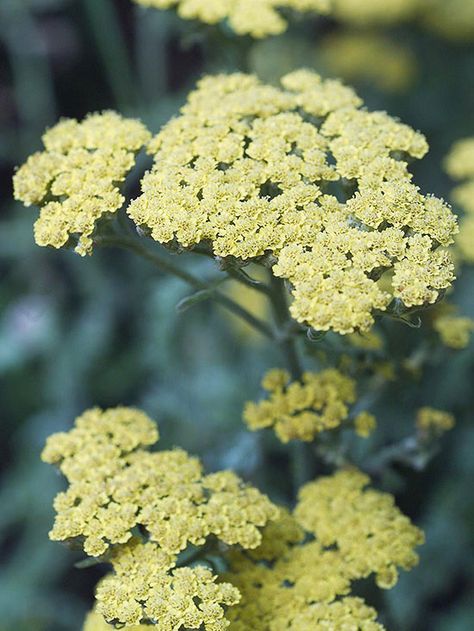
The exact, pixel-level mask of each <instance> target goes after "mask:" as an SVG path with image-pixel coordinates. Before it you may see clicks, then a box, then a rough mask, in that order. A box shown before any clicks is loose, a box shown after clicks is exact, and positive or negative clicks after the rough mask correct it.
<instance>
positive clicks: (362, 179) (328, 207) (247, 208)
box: [128, 70, 457, 334]
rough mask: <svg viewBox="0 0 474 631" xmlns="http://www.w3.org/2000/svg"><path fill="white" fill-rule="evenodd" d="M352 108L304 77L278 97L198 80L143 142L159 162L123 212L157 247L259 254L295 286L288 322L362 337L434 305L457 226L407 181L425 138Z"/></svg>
mask: <svg viewBox="0 0 474 631" xmlns="http://www.w3.org/2000/svg"><path fill="white" fill-rule="evenodd" d="M361 105H362V102H361V100H360V99H359V97H358V96H357V95H356V94H355V93H354V92H353V91H352V90H351V89H350V88H348V87H346V86H344V85H342V84H341V83H339V82H338V81H332V80H327V81H323V80H322V79H321V78H320V77H319V76H318V75H316V74H314V73H312V72H309V71H306V70H301V71H297V72H294V73H291V74H289V75H287V76H285V77H284V78H283V79H282V88H276V87H273V86H269V85H263V84H261V83H260V82H259V81H258V79H257V78H256V77H254V76H249V75H242V74H234V75H230V76H224V75H221V76H215V77H207V78H205V79H203V80H201V81H200V83H199V85H198V89H197V90H196V91H195V92H192V93H191V94H190V96H189V99H188V103H187V104H186V105H185V106H184V107H183V108H182V110H181V115H180V116H179V117H178V118H175V119H173V120H172V121H170V123H168V124H167V125H166V126H165V127H164V128H163V130H162V131H161V132H160V133H159V134H158V135H157V136H156V137H155V138H154V139H153V140H152V141H151V143H150V144H149V149H148V150H149V151H150V153H152V154H153V155H154V161H155V164H154V167H153V169H152V170H151V171H150V172H149V173H148V174H146V175H145V176H144V178H143V181H142V189H143V193H142V195H141V196H140V197H139V198H138V199H136V200H134V201H133V202H132V203H131V204H130V207H129V209H128V212H129V215H130V216H131V217H132V219H133V220H134V221H135V222H136V223H137V224H138V225H139V226H141V227H142V228H144V229H148V230H149V232H150V234H151V236H152V238H154V239H155V240H157V241H159V242H161V243H169V242H172V241H176V242H177V243H179V244H180V245H181V246H183V247H188V248H192V247H193V246H194V245H196V244H198V243H200V242H207V243H209V244H210V247H211V248H212V251H213V253H214V254H215V255H216V256H219V257H233V258H234V259H237V260H239V261H241V262H243V263H245V262H247V261H248V262H250V261H253V260H258V259H259V257H264V256H267V261H269V263H268V264H270V265H272V270H273V273H274V274H275V275H277V276H280V277H282V278H285V279H287V280H288V281H289V283H290V284H291V287H292V294H293V298H294V301H293V304H292V305H291V313H292V315H293V317H294V318H295V319H296V320H298V321H299V322H302V323H306V324H309V325H311V326H312V327H314V328H315V329H317V330H324V331H325V330H329V329H333V330H335V331H338V332H340V333H343V334H344V333H351V332H353V331H354V330H356V329H358V330H368V329H369V328H370V327H371V325H372V324H373V321H374V312H376V311H379V312H380V311H383V310H385V309H387V307H388V306H389V304H390V303H391V302H392V301H393V300H396V301H397V300H398V301H401V303H403V305H404V306H405V307H415V306H422V305H427V304H430V303H433V302H435V301H436V300H437V299H438V298H439V297H440V295H441V294H442V292H443V291H444V289H446V288H447V287H448V286H449V285H450V283H451V282H452V280H453V267H452V264H451V262H450V259H449V255H448V253H447V251H446V250H445V249H443V247H440V246H447V245H449V244H450V243H451V242H452V239H453V234H454V233H455V232H456V230H457V226H456V220H455V217H454V215H453V214H452V212H451V210H450V208H449V207H448V206H447V205H446V204H444V202H443V201H441V200H439V199H437V198H435V197H432V196H428V197H425V196H423V195H422V194H421V193H420V191H419V189H418V187H417V186H416V185H415V184H414V183H413V182H412V176H411V174H410V172H409V170H408V160H409V159H410V158H413V157H418V158H420V157H422V156H423V155H424V154H425V153H426V151H427V144H426V140H425V138H424V137H423V136H422V135H421V134H419V133H417V132H415V131H413V130H412V129H410V127H408V126H406V125H403V124H402V123H400V122H398V121H396V120H395V119H393V118H391V117H390V116H388V115H387V114H385V113H383V112H373V113H371V112H367V111H365V110H363V109H360V106H361ZM382 277H385V279H387V278H389V280H390V282H389V283H385V285H388V290H387V289H385V288H383V287H382V285H381V283H380V282H379V280H380V279H381V278H382Z"/></svg>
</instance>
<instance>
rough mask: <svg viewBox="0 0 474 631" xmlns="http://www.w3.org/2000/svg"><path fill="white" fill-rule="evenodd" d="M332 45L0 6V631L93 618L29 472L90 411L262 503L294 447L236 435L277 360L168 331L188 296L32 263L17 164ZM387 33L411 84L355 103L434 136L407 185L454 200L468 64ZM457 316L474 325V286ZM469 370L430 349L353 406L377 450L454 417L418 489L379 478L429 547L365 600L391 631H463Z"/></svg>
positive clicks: (62, 7)
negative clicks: (402, 49) (418, 368)
mask: <svg viewBox="0 0 474 631" xmlns="http://www.w3.org/2000/svg"><path fill="white" fill-rule="evenodd" d="M466 1H468V0H466ZM338 28H340V27H339V26H338V25H337V24H334V23H331V22H329V21H318V22H316V21H315V22H312V21H308V20H304V21H300V22H296V23H295V24H294V25H293V26H292V28H291V30H290V32H289V33H288V34H286V35H284V36H282V37H279V38H276V39H275V40H274V43H273V44H272V46H273V48H272V49H265V47H263V46H260V45H258V46H260V48H258V49H254V51H253V53H252V55H251V56H249V55H248V52H249V50H248V47H249V46H250V45H251V42H250V41H247V40H246V39H244V40H239V39H237V38H234V37H232V34H230V33H226V32H224V31H222V30H220V29H217V28H216V29H211V28H205V27H202V26H199V25H197V24H192V23H182V22H180V21H179V20H178V19H177V18H176V16H174V15H173V14H171V13H160V12H153V11H149V12H145V11H143V10H140V9H139V8H138V7H135V6H133V5H132V4H131V3H130V2H129V1H128V0H115V1H111V0H69V1H68V0H22V1H20V0H0V196H1V197H0V204H1V220H0V221H1V223H0V273H1V285H0V379H1V391H0V392H1V395H0V396H1V406H0V415H1V432H2V433H1V441H0V453H1V461H0V475H1V478H0V631H74V630H79V629H80V628H81V624H82V620H83V617H84V613H85V611H86V610H87V609H88V608H89V607H90V604H91V602H92V598H93V586H94V584H95V582H96V580H97V579H98V578H99V577H100V575H101V572H100V570H97V569H89V570H79V569H75V568H73V563H74V562H75V561H77V560H79V557H78V556H77V555H76V556H75V555H74V554H73V553H71V552H69V551H68V550H66V549H65V548H63V547H62V546H61V545H59V544H55V543H51V542H49V541H48V538H47V532H48V529H49V527H50V525H51V523H52V518H53V513H52V508H51V503H52V499H53V496H54V494H55V493H56V492H57V491H58V490H59V489H60V488H61V486H62V481H61V479H60V477H59V476H58V475H56V473H55V472H54V471H53V470H52V469H51V468H49V467H47V466H46V465H43V464H42V463H41V462H40V460H39V454H40V451H41V448H42V445H43V443H44V440H45V438H46V436H47V435H48V434H50V433H51V432H54V431H57V430H62V429H65V428H67V427H69V426H70V424H71V423H72V420H73V419H74V417H75V416H76V415H77V414H79V413H80V412H81V411H83V410H84V409H86V408H87V407H89V406H92V405H101V406H113V405H117V404H133V405H138V406H142V407H143V408H144V409H145V410H147V411H148V412H149V413H150V414H151V415H152V416H154V417H155V418H157V419H158V420H159V422H160V428H161V434H162V437H163V438H162V444H163V446H165V447H168V446H173V445H178V444H179V445H180V446H182V447H184V448H187V449H189V450H190V451H191V452H193V453H197V454H199V455H201V456H202V458H203V459H204V461H205V463H206V465H207V466H208V467H209V468H210V469H216V468H222V467H233V468H235V469H237V470H238V471H239V472H240V473H241V474H242V475H243V476H244V477H246V478H248V479H251V480H253V481H255V482H256V483H258V484H259V485H260V486H261V487H262V488H264V489H265V490H266V491H268V492H269V493H270V494H271V495H272V497H273V498H274V499H275V500H281V501H287V500H288V499H289V498H290V497H291V492H292V491H291V483H290V481H289V480H288V476H287V473H285V472H286V471H287V466H286V465H287V450H286V449H284V448H282V447H281V446H278V445H277V444H276V441H273V440H272V439H271V438H270V437H266V438H262V436H259V435H255V434H249V433H248V432H246V431H245V429H244V426H243V424H242V423H241V420H240V417H241V409H242V405H243V403H244V401H245V400H246V399H247V398H252V397H257V396H258V395H259V380H260V377H261V375H262V374H263V372H264V371H265V369H267V368H270V367H272V366H274V365H277V364H278V363H279V361H280V360H279V358H278V355H277V352H276V350H274V349H272V348H269V347H268V346H267V345H266V344H265V343H264V342H262V341H260V340H258V339H257V338H251V339H248V338H245V337H242V336H241V335H240V334H239V332H238V331H237V330H236V329H235V327H233V326H232V324H231V323H230V321H229V319H228V318H226V317H225V316H224V314H223V312H222V311H221V310H220V309H219V308H217V307H215V306H214V305H212V304H210V303H203V304H201V305H199V306H196V307H194V308H193V309H191V310H189V311H187V312H185V313H183V314H177V313H176V311H175V305H176V303H177V302H178V301H179V300H180V299H181V298H182V297H184V296H185V295H186V294H187V292H188V290H187V288H186V287H185V286H183V284H182V283H181V282H179V281H176V280H174V279H172V278H168V277H163V276H160V275H159V274H158V273H157V272H156V270H154V269H152V268H150V266H149V265H148V264H146V263H143V262H142V261H139V260H136V259H135V258H133V257H132V256H131V255H129V254H127V253H123V254H122V253H119V252H116V251H105V252H98V253H97V254H95V255H94V256H93V257H88V258H87V259H84V260H82V259H80V258H79V257H78V256H77V255H75V254H74V253H72V252H64V251H62V252H54V251H51V250H45V249H41V248H38V247H37V246H35V244H34V242H33V237H32V225H33V221H34V218H35V214H36V213H35V211H34V210H28V209H24V208H23V207H22V206H21V204H18V203H14V202H13V201H12V191H11V176H12V173H13V168H14V166H15V165H17V164H19V163H21V162H22V161H23V160H24V159H25V158H26V157H27V156H28V155H29V154H30V153H31V152H32V151H34V150H37V149H39V148H40V135H41V133H42V131H43V129H44V127H46V126H48V125H51V124H53V123H54V122H55V121H56V120H57V118H58V117H59V116H74V117H83V116H84V115H85V114H86V113H87V112H88V111H93V110H100V109H103V108H109V107H113V108H117V109H119V110H120V111H121V112H122V113H124V114H126V115H132V116H133V115H136V116H140V117H142V118H143V119H144V120H145V121H146V122H147V123H148V124H149V125H150V127H151V128H152V129H153V130H154V131H157V130H158V129H159V127H160V125H161V124H162V123H163V122H165V121H166V120H167V119H168V118H169V117H170V116H171V115H173V114H174V113H175V112H176V111H177V109H178V107H179V106H180V104H181V103H182V102H183V101H184V99H185V95H186V93H187V91H188V90H189V89H190V88H191V87H192V85H193V83H194V82H195V80H196V78H197V77H198V76H199V75H200V74H202V73H203V72H205V71H217V70H229V69H235V68H241V69H246V70H252V69H253V68H252V62H249V59H251V60H254V61H255V59H256V58H258V59H259V68H260V69H263V70H261V71H262V72H265V68H268V75H269V76H270V75H272V73H273V75H274V73H275V63H281V61H282V60H287V61H288V63H290V61H289V59H290V52H291V64H293V65H297V64H301V65H304V64H305V63H307V58H306V57H305V54H304V48H303V49H302V51H303V52H302V53H301V55H300V57H301V58H300V59H298V50H296V52H295V47H294V46H293V42H294V41H295V39H294V38H299V39H300V40H301V41H304V42H306V44H309V45H311V46H312V47H313V48H314V51H315V54H314V55H312V56H311V59H313V60H314V63H316V64H317V59H318V56H317V45H318V38H319V37H321V35H322V34H324V33H326V32H328V31H330V30H337V29H338ZM391 36H392V37H394V38H396V39H397V40H398V41H399V42H401V43H404V44H405V45H406V46H409V47H410V48H411V49H412V50H413V51H414V52H415V53H416V56H417V59H418V62H419V65H420V72H419V78H418V81H417V83H416V84H415V85H414V86H413V87H412V88H411V90H410V91H408V92H407V93H405V94H403V95H398V96H387V95H384V94H382V93H379V92H377V91H376V90H375V89H374V88H373V87H371V86H370V85H367V84H361V85H358V86H357V88H358V90H359V92H360V93H361V94H362V96H363V97H364V98H365V99H366V102H367V105H368V107H370V108H372V109H373V108H381V109H386V110H387V111H389V112H390V113H391V114H394V115H397V116H400V117H401V118H402V119H403V120H404V121H405V122H408V123H410V124H412V125H413V126H414V127H416V128H418V129H421V130H422V131H423V132H424V133H425V134H426V135H427V136H428V139H429V142H430V145H431V147H432V149H431V152H430V154H429V156H428V157H427V158H425V160H424V161H423V162H422V163H421V164H420V165H418V166H416V171H417V173H416V176H417V178H418V181H419V182H421V184H422V187H423V189H424V190H426V191H432V192H435V193H436V194H439V195H443V196H445V197H447V196H448V194H449V189H450V186H451V183H450V182H449V180H448V178H447V177H446V176H445V175H444V174H443V172H442V169H441V167H440V162H441V159H442V157H443V156H444V155H445V154H446V152H447V150H448V148H449V146H450V144H451V143H452V142H453V141H454V140H456V139H457V138H459V137H462V136H465V135H474V116H473V112H474V47H473V46H468V45H455V44H452V43H448V42H446V41H443V40H441V39H437V38H435V37H434V36H433V35H430V34H427V33H426V32H424V31H423V30H421V29H420V28H418V27H417V26H416V25H410V26H405V27H403V28H398V29H396V30H395V31H393V32H392V33H391ZM272 51H273V52H272ZM275 51H277V53H278V54H276V55H275V59H274V58H273V54H275ZM273 75H272V76H273ZM264 78H267V77H264ZM129 192H130V193H131V194H132V193H133V183H132V189H131V190H130V191H129ZM182 262H183V264H184V265H188V266H189V267H190V268H192V269H193V271H194V273H196V274H199V275H202V276H206V275H209V274H212V273H213V271H212V269H211V267H210V263H208V262H205V261H198V262H196V261H194V259H186V258H185V257H183V261H182ZM451 300H454V301H455V302H456V303H457V304H459V305H461V309H462V311H463V313H464V314H466V315H471V316H474V272H473V270H472V269H466V270H465V271H464V272H463V274H462V278H461V279H460V281H459V283H458V285H457V288H456V291H455V294H454V297H452V298H451ZM386 329H387V333H388V335H389V338H390V346H389V348H390V349H391V350H392V352H393V353H395V354H398V355H399V356H400V355H401V354H403V353H405V354H406V355H409V354H410V352H411V351H412V350H413V348H415V347H416V345H417V344H418V340H419V336H420V335H423V331H421V332H420V331H418V330H417V331H413V330H411V329H409V328H408V327H405V326H403V325H402V324H399V323H391V324H390V325H387V327H386ZM330 341H331V340H330ZM333 342H334V344H336V343H338V344H340V343H341V342H340V341H337V340H333ZM342 343H343V342H342ZM473 365H474V348H473V345H472V344H471V346H470V347H469V348H468V349H466V350H464V351H461V352H458V353H455V352H451V351H448V350H439V351H437V352H436V353H434V354H433V356H430V357H428V358H427V362H426V367H425V370H424V373H423V376H422V377H420V378H419V379H417V380H410V379H408V378H407V376H406V375H405V377H404V378H403V379H402V381H401V382H399V383H397V384H394V385H392V386H390V387H389V388H385V389H384V390H383V392H381V393H371V392H370V391H369V392H366V393H365V396H368V397H371V396H372V395H373V397H372V398H374V399H376V400H375V404H374V409H375V410H376V411H377V413H378V416H379V421H380V429H379V430H378V433H377V436H376V438H375V439H374V440H375V441H376V442H375V443H372V444H371V446H372V447H374V446H376V445H378V444H379V445H384V444H386V443H388V442H389V441H391V440H396V439H397V438H400V437H403V436H404V435H405V434H406V433H407V432H409V431H410V427H411V426H412V423H413V411H414V409H415V408H416V407H417V406H419V405H425V404H432V405H435V406H439V407H441V408H445V409H447V410H450V411H453V412H455V414H456V416H457V418H458V426H457V428H456V429H455V430H454V431H453V432H452V433H451V434H450V435H449V436H447V437H446V438H445V439H444V441H443V450H442V452H440V454H439V455H438V456H437V457H436V458H435V459H434V460H433V461H432V462H431V463H430V465H429V466H428V468H427V469H426V470H425V471H424V472H422V473H415V472H412V471H410V470H408V469H403V468H400V467H399V468H397V469H396V470H393V471H391V472H390V474H389V475H386V476H384V477H383V479H381V480H379V483H380V485H381V486H383V487H385V488H387V489H389V490H391V491H392V492H395V494H396V496H397V501H398V503H399V505H400V506H401V507H402V509H403V510H404V511H406V512H407V514H409V515H410V516H411V517H412V518H413V519H414V520H415V521H416V522H417V523H418V524H419V525H421V526H422V527H423V528H424V529H425V531H426V535H427V544H426V545H425V546H424V547H423V549H422V551H421V563H420V566H419V567H418V568H417V569H416V570H414V571H413V572H411V573H410V574H406V575H403V576H402V578H401V580H400V583H399V585H398V586H397V587H396V588H395V589H394V590H392V591H391V592H388V593H387V594H384V595H383V596H379V597H377V599H378V600H377V599H376V600H374V598H375V597H374V596H373V597H372V602H374V604H376V605H377V606H378V607H379V608H381V609H382V610H383V620H384V622H385V624H386V625H387V627H388V629H390V630H392V631H396V630H397V631H398V630H399V631H419V630H422V629H423V630H424V629H427V630H430V631H468V630H469V629H472V627H473V620H474V593H473V586H474V568H473V563H472V561H473V549H472V543H473V524H474V504H473V501H472V490H471V489H472V480H473V478H472V474H473V472H474V460H473V458H472V453H473V452H474V426H473V424H472V405H473V399H474V394H473V388H472V385H473Z"/></svg>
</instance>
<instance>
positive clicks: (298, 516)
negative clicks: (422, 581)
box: [225, 470, 423, 631]
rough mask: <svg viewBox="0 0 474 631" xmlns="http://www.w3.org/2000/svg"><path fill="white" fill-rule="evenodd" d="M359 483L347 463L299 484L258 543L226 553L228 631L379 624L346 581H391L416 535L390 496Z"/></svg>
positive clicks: (411, 557) (413, 558)
mask: <svg viewBox="0 0 474 631" xmlns="http://www.w3.org/2000/svg"><path fill="white" fill-rule="evenodd" d="M367 483H368V478H367V476H365V475H364V474H362V473H360V472H359V471H357V470H348V471H341V472H339V473H336V474H335V475H333V476H330V477H323V478H321V479H319V480H318V481H316V482H311V483H309V484H307V485H306V486H304V487H303V488H302V489H301V492H300V496H299V502H298V505H297V507H296V509H295V512H294V515H293V516H292V515H290V514H288V513H283V514H282V517H281V519H280V521H278V522H276V523H271V524H270V525H269V526H268V527H267V528H266V529H265V531H264V538H263V543H262V545H261V546H260V547H259V548H257V549H256V550H254V551H251V552H249V553H247V552H232V553H231V554H230V555H229V557H230V565H231V569H230V571H229V572H228V574H226V575H225V580H229V581H231V582H232V583H233V584H234V585H236V586H237V587H238V589H239V591H240V592H241V594H242V599H241V601H240V603H239V604H238V605H237V606H236V607H233V608H232V609H231V610H230V611H229V613H228V617H229V618H230V620H231V628H232V629H233V631H247V630H248V629H253V630H255V631H260V630H261V631H267V630H269V629H270V630H271V631H280V630H286V629H288V630H290V629H291V630H294V631H313V630H314V629H326V628H327V629H345V628H347V629H354V630H359V629H360V630H361V631H379V630H381V629H382V628H383V627H382V626H381V625H380V624H378V623H377V622H376V617H377V613H376V611H375V610H374V609H372V608H371V607H368V606H367V605H366V604H365V603H364V601H363V600H362V599H360V598H355V597H353V596H351V595H350V590H351V582H352V581H354V580H358V579H361V578H365V577H368V576H370V575H371V574H375V576H376V581H377V584H378V585H379V586H380V587H382V588H389V587H392V586H393V585H394V584H395V583H396V581H397V577H398V572H397V568H398V567H402V568H404V569H410V568H412V567H413V566H414V565H415V564H416V563H417V561H418V557H417V555H416V553H415V552H414V548H415V547H416V546H417V545H419V544H420V543H422V542H423V534H422V532H421V531H420V530H419V529H418V528H416V527H415V526H413V525H412V524H411V523H410V521H409V520H408V519H407V518H406V517H404V516H403V515H402V514H401V513H400V511H399V510H398V509H397V507H396V506H395V505H394V502H393V498H392V496H390V495H388V494H385V493H380V492H378V491H375V490H372V489H365V488H364V487H366V485H367Z"/></svg>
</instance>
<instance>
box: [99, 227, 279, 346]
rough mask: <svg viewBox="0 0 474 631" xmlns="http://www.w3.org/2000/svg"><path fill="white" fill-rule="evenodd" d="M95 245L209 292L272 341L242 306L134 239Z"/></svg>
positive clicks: (262, 324) (115, 239) (114, 239)
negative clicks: (120, 252) (131, 254)
mask: <svg viewBox="0 0 474 631" xmlns="http://www.w3.org/2000/svg"><path fill="white" fill-rule="evenodd" d="M97 244H98V245H102V246H108V247H118V248H124V249H126V250H130V251H132V252H135V253H136V254H138V255H139V256H141V257H142V258H144V259H146V260H147V261H149V262H150V263H152V264H153V265H155V266H156V267H158V268H160V269H161V270H162V271H163V272H166V273H168V274H171V275H173V276H176V277H177V278H179V279H181V280H182V281H184V282H185V283H187V284H188V285H190V286H191V287H194V289H196V290H198V291H203V290H204V291H207V292H209V297H210V298H212V300H214V301H215V302H216V303H218V304H220V305H221V306H222V307H224V308H225V309H227V310H228V311H231V312H232V313H234V314H235V315H236V316H238V317H240V318H242V320H245V321H246V322H247V324H249V325H250V326H252V327H253V328H254V329H256V330H257V331H259V332H260V333H261V334H262V335H264V336H265V337H267V338H269V339H272V340H273V339H274V337H275V336H274V333H273V331H272V330H271V328H270V327H269V326H268V325H267V324H266V323H265V322H263V321H262V320H260V319H259V318H257V317H256V316H254V315H253V314H251V313H250V312H249V311H247V310H246V309H245V308H244V307H242V305H239V304H238V303H237V302H235V300H232V298H229V296H226V295H225V294H223V293H221V292H220V291H219V290H218V289H217V288H216V287H215V284H213V283H210V284H209V283H206V282H204V281H202V280H200V279H199V278H197V277H196V276H194V275H193V274H190V273H189V272H187V271H186V270H184V269H182V268H181V267H178V266H177V265H174V264H173V263H171V262H170V261H169V260H167V259H166V258H165V257H163V256H161V255H159V254H157V253H156V252H152V251H151V250H149V249H148V248H146V247H144V246H143V245H142V244H141V243H139V242H138V241H137V240H136V239H134V238H130V237H122V236H115V235H113V236H106V237H100V238H98V239H97Z"/></svg>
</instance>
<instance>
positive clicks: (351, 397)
mask: <svg viewBox="0 0 474 631" xmlns="http://www.w3.org/2000/svg"><path fill="white" fill-rule="evenodd" d="M262 387H263V388H264V390H266V391H267V392H268V394H269V396H268V398H266V399H263V400H262V401H260V402H258V403H254V402H248V403H246V405H245V408H244V420H245V422H246V423H247V426H248V427H249V429H251V430H253V431H255V430H258V429H263V428H266V427H273V429H274V430H275V433H276V435H277V436H278V438H279V439H280V440H281V441H282V442H283V443H287V442H289V441H290V440H294V439H298V440H303V441H307V442H310V441H312V440H314V439H315V437H316V436H317V435H318V434H319V433H320V432H323V431H326V430H331V429H335V428H336V427H339V426H340V425H341V424H342V423H344V422H345V421H347V420H348V417H349V405H350V404H352V403H354V402H355V399H356V386H355V381H354V380H353V379H351V378H350V377H348V376H346V375H343V374H342V373H341V372H340V371H338V370H336V369H332V368H331V369H327V370H323V371H321V372H320V373H311V372H306V373H304V374H303V376H302V379H301V381H293V382H291V378H290V375H289V373H288V372H286V371H284V370H280V369H274V370H270V371H269V372H268V373H267V374H266V375H265V377H264V378H263V380H262ZM365 414H366V417H367V418H366V417H364V418H361V421H360V423H361V424H364V423H365V426H366V428H368V427H369V425H370V426H371V427H372V428H373V426H374V423H375V419H374V417H372V415H369V414H368V413H365ZM368 417H370V418H371V419H372V420H371V421H370V422H369V421H368ZM364 419H365V420H364Z"/></svg>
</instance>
